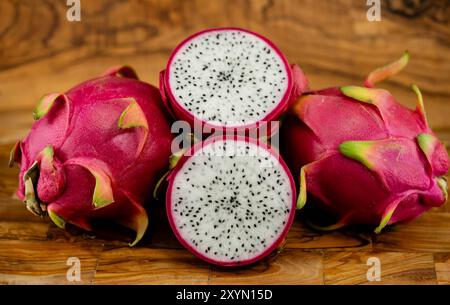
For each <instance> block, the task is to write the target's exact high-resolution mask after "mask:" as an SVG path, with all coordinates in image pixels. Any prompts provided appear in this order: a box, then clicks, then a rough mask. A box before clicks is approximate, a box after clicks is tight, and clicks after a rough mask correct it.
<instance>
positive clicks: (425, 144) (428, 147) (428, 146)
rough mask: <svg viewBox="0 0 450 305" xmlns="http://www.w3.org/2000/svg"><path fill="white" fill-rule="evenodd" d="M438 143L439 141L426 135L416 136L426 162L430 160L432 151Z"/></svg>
mask: <svg viewBox="0 0 450 305" xmlns="http://www.w3.org/2000/svg"><path fill="white" fill-rule="evenodd" d="M438 142H439V140H438V139H437V138H436V137H435V136H433V135H430V134H427V133H420V134H419V135H418V136H417V143H418V144H419V147H420V149H421V150H422V151H423V153H424V154H425V156H426V157H427V158H428V160H431V159H432V155H433V152H434V149H435V147H436V144H437V143H438Z"/></svg>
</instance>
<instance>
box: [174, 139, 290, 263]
mask: <svg viewBox="0 0 450 305" xmlns="http://www.w3.org/2000/svg"><path fill="white" fill-rule="evenodd" d="M168 180H169V186H168V189H167V195H166V210H167V215H168V218H169V223H170V225H171V227H172V229H173V231H174V233H175V235H176V237H177V238H178V240H179V241H180V242H181V243H182V244H183V245H184V246H185V247H186V248H187V249H188V250H189V251H191V252H192V253H193V254H195V255H197V256H198V257H200V258H202V259H204V260H205V261H208V262H210V263H213V264H217V265H222V266H237V265H240V266H242V265H247V264H251V263H253V262H256V261H257V260H259V259H262V258H263V257H265V256H267V255H268V254H270V253H271V252H273V250H275V249H276V248H277V247H278V246H280V244H281V243H282V242H283V240H284V238H285V237H286V234H287V232H288V230H289V228H290V226H291V224H292V221H293V218H294V214H295V202H296V195H295V184H294V181H293V178H292V176H291V174H290V172H289V170H288V168H287V166H286V165H285V163H284V161H283V160H282V159H281V158H280V157H279V155H278V154H277V152H275V151H274V150H273V149H271V148H269V147H268V146H267V145H266V144H263V143H258V142H257V141H256V140H255V139H251V138H244V137H234V136H227V137H209V138H208V139H207V140H205V141H204V142H199V143H197V144H195V145H194V146H193V147H191V148H190V149H189V150H188V151H187V152H186V153H185V154H184V155H183V156H181V158H180V159H179V160H178V162H177V163H176V165H175V168H174V170H173V171H172V172H171V173H170V175H169V177H168Z"/></svg>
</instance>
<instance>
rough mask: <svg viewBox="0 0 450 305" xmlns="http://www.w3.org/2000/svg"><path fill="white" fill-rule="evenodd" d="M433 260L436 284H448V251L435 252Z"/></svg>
mask: <svg viewBox="0 0 450 305" xmlns="http://www.w3.org/2000/svg"><path fill="white" fill-rule="evenodd" d="M434 262H435V269H436V278H437V282H438V284H443V285H450V253H435V254H434Z"/></svg>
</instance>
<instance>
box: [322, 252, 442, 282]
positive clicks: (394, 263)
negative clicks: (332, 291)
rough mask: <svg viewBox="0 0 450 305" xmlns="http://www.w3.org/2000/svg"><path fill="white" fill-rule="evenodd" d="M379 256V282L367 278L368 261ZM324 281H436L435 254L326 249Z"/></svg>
mask: <svg viewBox="0 0 450 305" xmlns="http://www.w3.org/2000/svg"><path fill="white" fill-rule="evenodd" d="M370 257H375V258H378V259H379V261H380V263H381V264H380V266H381V270H380V271H381V272H380V275H381V278H380V281H370V282H369V281H368V279H367V272H368V270H369V268H370V267H372V266H373V265H372V264H371V265H370V266H368V265H367V260H368V259H369V258H370ZM323 268H324V274H325V277H324V281H325V284H340V285H354V284H399V285H401V284H421V285H424V284H436V274H435V271H434V260H433V255H432V254H429V253H403V252H326V253H325V257H324V263H323Z"/></svg>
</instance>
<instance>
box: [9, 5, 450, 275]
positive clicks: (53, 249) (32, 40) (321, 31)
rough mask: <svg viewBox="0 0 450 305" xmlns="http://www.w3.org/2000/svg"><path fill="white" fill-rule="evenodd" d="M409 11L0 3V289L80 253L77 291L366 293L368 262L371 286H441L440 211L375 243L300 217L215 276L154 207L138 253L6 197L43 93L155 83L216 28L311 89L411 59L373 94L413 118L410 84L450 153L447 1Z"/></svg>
mask: <svg viewBox="0 0 450 305" xmlns="http://www.w3.org/2000/svg"><path fill="white" fill-rule="evenodd" d="M406 2H407V1H403V0H386V1H383V4H382V21H381V22H368V21H367V19H366V10H367V7H366V6H365V1H351V0H336V1H325V0H322V1H321V0H228V1H227V0H215V1H210V0H190V1H179V0H146V1H141V0H130V1H125V0H123V1H115V0H98V1H82V7H81V14H82V15H81V16H82V21H81V22H68V21H67V20H66V19H65V14H66V9H67V7H66V6H65V1H59V0H45V1H44V0H43V1H41V2H40V3H39V5H38V4H37V2H36V1H34V0H21V1H19V0H3V1H0V122H1V123H2V124H0V283H2V284H19V283H20V284H29V283H39V284H44V283H45V284H47V283H54V284H70V283H68V282H67V280H66V271H67V269H68V266H66V260H67V258H68V257H70V256H77V257H79V258H80V260H81V264H82V268H81V270H82V276H81V278H82V281H81V284H91V283H98V284H107V283H108V284H119V283H134V284H144V283H145V284H168V283H171V284H194V283H195V284H369V282H368V281H367V278H366V272H367V269H368V266H367V265H366V261H367V258H368V257H371V256H376V257H379V259H380V260H381V262H382V281H381V282H377V283H379V284H436V283H438V284H450V259H449V257H450V256H449V253H450V205H449V204H447V205H445V206H443V207H440V208H438V209H433V210H432V211H431V212H429V213H427V214H425V215H423V216H422V217H420V218H419V219H417V220H415V221H413V222H411V223H409V224H402V225H397V226H395V227H391V228H389V229H388V230H386V231H385V232H383V234H381V235H375V234H372V233H370V232H361V231H357V230H355V229H343V230H339V231H336V232H329V233H322V232H317V231H314V230H312V229H310V228H308V227H307V226H306V225H304V224H303V223H302V222H301V220H300V219H296V220H295V222H294V225H293V228H292V230H291V231H290V233H289V236H288V238H287V241H286V244H285V249H284V250H283V251H282V252H281V253H280V254H279V255H278V256H276V257H271V258H269V259H266V260H264V261H262V262H260V263H258V264H255V265H252V266H249V267H245V268H238V269H232V270H225V269H222V268H218V267H213V266H210V265H207V264H205V263H203V262H201V261H200V260H198V259H197V258H195V257H194V256H193V255H191V254H190V253H189V252H187V251H186V250H184V249H183V248H182V247H181V245H180V244H179V243H178V241H177V240H176V238H175V237H174V236H173V234H172V233H171V231H170V228H169V226H168V223H167V220H166V217H165V212H164V208H163V204H162V203H161V202H159V203H153V204H149V206H148V209H149V212H150V215H151V219H150V223H151V224H152V226H151V228H150V229H149V231H148V233H147V234H146V236H145V238H144V240H143V242H141V243H140V244H139V246H138V247H136V248H132V249H130V248H129V247H128V246H127V242H128V241H129V240H130V238H132V234H129V232H123V233H121V234H119V235H111V234H110V233H108V232H106V231H105V232H101V233H96V234H93V233H87V232H82V231H79V230H70V232H64V231H62V230H60V229H58V228H56V227H55V226H54V225H53V224H51V222H50V221H49V220H48V219H45V218H44V219H41V218H39V217H34V216H32V215H31V214H30V213H29V212H28V211H26V209H25V208H24V207H23V205H22V203H21V202H19V201H18V200H17V199H14V196H13V194H14V191H15V189H16V187H17V174H18V170H17V168H7V166H6V164H7V159H8V157H9V149H10V147H11V146H12V144H13V143H14V142H15V141H17V140H18V139H23V138H24V137H25V136H26V134H27V132H28V130H29V128H30V126H31V124H32V122H33V120H32V115H31V111H32V109H33V107H34V105H35V104H36V101H37V100H38V99H39V97H40V96H41V95H43V94H45V93H48V92H58V91H64V90H67V89H68V88H70V87H72V86H74V85H75V84H77V83H79V82H81V81H83V80H86V79H89V78H92V77H95V76H97V75H99V74H100V73H101V72H102V71H103V70H105V69H106V68H108V67H109V66H112V65H117V64H129V65H131V66H133V67H134V68H136V70H137V72H138V74H139V76H140V77H141V79H142V80H144V81H148V82H150V83H153V84H157V81H158V73H159V71H160V70H161V69H163V68H164V66H165V64H166V61H167V59H168V56H169V54H170V52H171V50H172V49H173V48H174V46H175V45H176V44H177V43H178V42H179V41H181V40H182V39H183V38H185V37H186V36H187V35H189V34H191V33H193V32H195V31H198V30H201V29H204V28H207V27H217V26H238V27H244V28H248V29H250V30H254V31H256V32H259V33H261V34H263V35H265V36H267V37H269V38H270V39H271V40H273V42H274V43H275V44H277V45H278V46H279V47H280V49H281V50H282V51H283V52H284V53H285V55H286V56H287V58H288V59H289V61H291V62H293V63H298V64H300V65H301V66H302V68H303V69H304V70H305V72H306V73H307V75H308V77H309V80H310V83H311V86H312V88H322V87H327V86H336V85H344V84H361V83H362V81H363V79H364V78H365V76H366V75H367V73H369V72H370V71H371V70H373V69H374V68H376V67H378V66H380V65H383V64H385V63H387V62H390V61H392V60H393V59H396V58H397V57H399V56H400V54H402V52H403V51H404V50H405V49H408V50H409V51H410V53H411V54H412V57H411V60H410V63H409V65H408V67H407V68H406V69H405V70H404V71H402V72H401V73H400V74H399V75H397V76H395V77H393V78H392V79H390V80H388V81H386V82H384V83H383V84H382V85H381V86H382V87H384V88H386V89H388V90H390V91H391V92H392V93H393V94H394V95H395V96H396V97H397V99H398V100H399V101H400V102H401V103H403V104H405V105H407V106H409V107H414V106H415V103H416V102H415V100H416V98H415V96H414V94H413V92H412V91H411V89H410V85H411V83H413V82H414V83H417V84H418V85H419V87H420V88H421V90H422V92H423V95H424V99H425V106H426V110H427V114H428V120H429V122H430V124H431V125H432V126H433V128H434V129H435V130H436V132H437V134H438V136H439V137H440V139H441V140H442V141H443V143H445V144H446V145H447V147H449V146H450V121H449V119H450V103H449V99H450V87H449V84H450V1H449V0H442V1H439V0H435V1H433V0H426V1H409V2H408V3H409V4H407V3H406Z"/></svg>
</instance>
